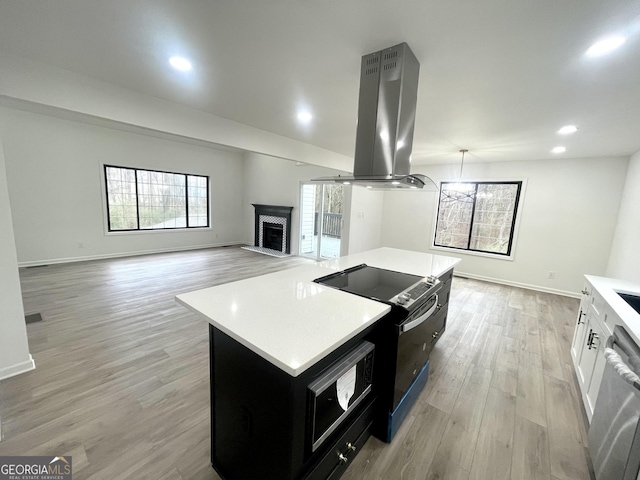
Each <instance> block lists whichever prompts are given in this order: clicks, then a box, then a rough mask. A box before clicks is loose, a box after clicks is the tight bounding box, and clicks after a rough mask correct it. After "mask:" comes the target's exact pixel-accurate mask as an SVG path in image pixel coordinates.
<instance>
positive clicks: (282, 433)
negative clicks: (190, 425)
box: [209, 319, 384, 480]
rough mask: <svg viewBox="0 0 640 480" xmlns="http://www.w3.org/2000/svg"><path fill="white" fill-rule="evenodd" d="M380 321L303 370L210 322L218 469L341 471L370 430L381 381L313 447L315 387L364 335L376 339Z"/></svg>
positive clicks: (242, 476) (299, 473)
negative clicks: (294, 370) (278, 363)
mask: <svg viewBox="0 0 640 480" xmlns="http://www.w3.org/2000/svg"><path fill="white" fill-rule="evenodd" d="M382 321H384V319H383V320H382ZM376 326H377V324H376V325H374V326H372V327H370V328H369V329H367V330H365V331H364V332H362V333H361V334H360V335H358V336H357V337H355V338H353V339H351V340H350V341H349V342H347V343H346V344H345V345H343V346H341V347H340V348H338V349H337V350H336V351H334V352H332V353H331V354H330V355H329V356H327V357H326V358H324V359H322V360H321V361H320V362H318V363H317V364H316V365H314V366H313V367H311V368H309V369H308V370H306V371H305V372H303V373H302V374H301V375H299V376H297V377H293V376H291V375H289V374H288V373H285V372H283V371H282V370H280V369H279V368H278V367H275V366H274V365H272V364H271V363H270V362H268V361H267V360H265V359H264V358H262V357H261V356H259V355H257V354H255V353H254V352H252V351H251V350H249V349H248V348H246V347H245V346H243V345H242V344H240V343H239V342H237V341H236V340H234V339H233V338H231V337H230V336H228V335H226V334H225V333H224V332H222V331H220V330H218V329H216V328H215V327H213V326H210V327H209V340H210V341H209V345H210V347H209V348H210V364H211V370H210V374H211V463H212V465H213V467H214V469H215V470H216V471H217V472H218V473H219V474H220V475H221V476H222V477H223V478H224V479H225V480H250V479H260V480H271V479H272V480H294V479H303V478H309V479H318V480H320V479H327V478H339V476H340V475H341V474H342V472H343V471H344V469H346V467H347V466H348V463H349V460H350V459H351V458H352V457H353V456H354V454H355V453H356V452H357V451H358V450H359V448H360V447H361V446H362V445H363V444H364V442H366V440H367V438H368V437H369V435H370V431H371V424H372V422H373V419H374V413H375V411H374V408H375V406H376V403H375V399H376V398H377V391H376V388H373V389H372V390H371V392H370V393H369V394H367V395H366V396H365V397H364V398H363V400H362V401H361V402H360V403H359V404H358V405H357V406H356V407H355V408H353V410H352V411H350V412H348V416H347V417H346V418H345V419H343V421H341V422H340V424H339V426H338V427H337V428H336V429H335V430H334V431H333V432H331V434H330V435H329V436H328V437H327V438H326V439H325V440H324V441H323V442H322V444H321V445H320V446H319V447H318V448H317V449H316V450H315V451H313V445H312V443H313V442H312V434H311V430H312V424H311V418H312V412H311V411H310V410H311V405H312V402H311V401H310V392H309V389H308V387H309V385H311V384H312V383H313V382H314V381H315V380H316V379H318V378H320V377H321V376H322V375H323V373H324V372H326V371H327V370H331V369H332V368H334V367H335V365H336V364H339V363H340V360H341V359H343V358H344V357H345V356H348V354H349V352H350V351H351V350H353V349H354V348H357V347H358V345H359V344H361V343H362V342H363V341H365V340H368V341H369V342H371V343H373V344H374V345H375V343H376V342H378V341H379V339H378V338H377V335H376V328H375V327H376ZM374 358H375V357H374ZM375 361H378V359H377V358H375V360H374V362H375ZM374 369H375V364H374Z"/></svg>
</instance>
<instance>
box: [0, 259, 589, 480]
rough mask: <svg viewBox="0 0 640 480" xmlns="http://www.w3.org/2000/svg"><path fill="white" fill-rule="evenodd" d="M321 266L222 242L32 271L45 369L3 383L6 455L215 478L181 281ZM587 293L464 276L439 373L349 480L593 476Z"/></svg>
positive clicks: (204, 360)
mask: <svg viewBox="0 0 640 480" xmlns="http://www.w3.org/2000/svg"><path fill="white" fill-rule="evenodd" d="M308 262H310V261H309V260H306V259H302V258H298V257H289V258H286V259H276V258H272V257H266V256H263V255H260V254H257V253H253V252H248V251H246V250H241V249H239V248H217V249H208V250H198V251H191V252H180V253H171V254H159V255H149V256H141V257H130V258H124V259H114V260H104V261H94V262H83V263H75V264H63V265H51V266H48V267H41V268H28V269H22V270H21V272H20V276H21V282H22V288H23V298H24V304H25V310H26V312H27V313H35V312H39V313H41V314H42V316H43V319H44V320H43V321H42V322H38V323H33V324H29V325H27V331H28V335H29V344H30V349H31V353H32V354H33V356H34V359H35V361H36V366H37V368H36V370H34V371H32V372H29V373H26V374H23V375H20V376H18V377H14V378H11V379H8V380H4V381H2V382H0V419H1V420H2V436H3V437H2V441H1V442H0V455H71V456H72V457H73V466H74V478H76V479H107V478H108V479H130V478H136V479H142V478H153V479H163V480H181V479H184V480H186V479H215V480H218V479H219V477H218V476H217V475H216V474H215V472H214V471H213V470H212V469H211V467H210V465H209V391H208V386H209V376H208V334H207V324H206V323H205V322H204V321H202V320H200V319H199V318H197V317H196V316H195V315H194V314H192V313H190V312H189V311H187V310H186V309H184V308H183V307H181V306H179V305H178V304H177V303H176V302H175V301H174V296H175V295H176V294H179V293H183V292H187V291H191V290H195V289H199V288H204V287H208V286H212V285H217V284H220V283H226V282H230V281H234V280H240V279H243V278H247V277H251V276H255V275H261V274H264V273H268V272H272V271H277V270H281V269H284V268H290V267H293V266H297V265H302V264H305V263H308ZM577 308H578V302H577V300H573V299H568V298H565V297H559V296H554V295H549V294H544V293H537V292H532V291H527V290H522V289H517V288H511V287H505V286H500V285H495V284H490V283H485V282H480V281H474V280H468V279H463V278H457V277H456V278H454V280H453V286H452V294H451V302H450V313H449V319H448V326H447V331H446V333H445V334H444V335H443V336H442V338H441V340H440V341H439V342H438V344H437V346H436V349H435V350H434V352H433V353H432V357H431V358H432V364H431V369H430V379H429V382H428V384H427V386H426V388H425V390H424V391H423V393H422V395H421V396H420V399H419V401H418V403H417V404H416V405H415V406H414V408H413V410H412V411H411V413H410V415H409V417H408V418H407V420H406V421H405V423H404V425H403V426H402V427H401V429H400V431H399V432H398V434H397V436H396V438H395V440H394V442H393V443H392V444H385V443H383V442H381V441H379V440H377V439H375V438H371V439H370V440H369V441H368V442H367V444H366V445H365V446H364V448H363V449H362V451H361V452H360V454H359V455H358V456H357V457H356V458H355V459H354V460H353V463H352V465H351V466H350V467H349V469H348V470H347V473H346V474H345V475H344V477H343V478H345V479H395V478H402V479H421V480H422V479H424V480H427V479H428V480H436V479H446V480H457V479H463V480H467V479H483V480H494V479H511V480H516V479H517V480H524V479H546V480H562V479H579V480H586V479H589V475H590V474H589V470H588V459H587V457H588V455H587V451H586V448H585V445H586V431H585V429H584V420H583V418H582V412H581V410H580V404H579V397H578V393H577V386H576V384H575V380H574V377H573V367H572V365H571V359H570V356H569V343H570V341H571V336H572V333H573V323H574V318H575V314H576V311H577Z"/></svg>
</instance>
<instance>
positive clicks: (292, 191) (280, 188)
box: [244, 152, 344, 255]
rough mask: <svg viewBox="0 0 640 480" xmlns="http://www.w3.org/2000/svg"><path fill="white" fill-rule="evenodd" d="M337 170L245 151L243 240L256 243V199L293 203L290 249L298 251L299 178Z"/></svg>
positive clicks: (259, 201)
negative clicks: (297, 164) (299, 163)
mask: <svg viewBox="0 0 640 480" xmlns="http://www.w3.org/2000/svg"><path fill="white" fill-rule="evenodd" d="M340 173H344V172H340V171H338V170H333V169H329V168H324V167H316V166H311V165H302V166H296V163H295V162H291V161H288V160H283V159H281V158H274V157H269V156H266V155H261V154H258V153H250V152H248V153H246V154H245V166H244V185H245V187H244V188H245V195H244V241H245V243H247V244H248V245H253V240H254V227H255V223H254V222H255V216H254V214H255V209H254V208H253V205H252V204H254V203H259V204H264V205H282V206H285V207H293V211H292V212H291V215H292V218H291V223H292V226H291V228H292V230H291V253H292V254H294V255H297V254H298V250H299V244H300V239H299V234H300V182H306V181H309V180H311V179H312V178H318V177H327V176H333V175H338V174H340Z"/></svg>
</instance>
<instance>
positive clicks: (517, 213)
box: [431, 179, 527, 260]
mask: <svg viewBox="0 0 640 480" xmlns="http://www.w3.org/2000/svg"><path fill="white" fill-rule="evenodd" d="M449 183H471V184H475V186H476V192H477V186H478V185H479V184H485V185H486V184H489V185H513V184H517V185H518V191H517V194H516V201H515V204H514V208H513V219H512V221H511V231H510V235H509V246H508V248H507V253H500V252H488V251H485V250H478V249H473V248H469V246H470V243H471V242H470V239H471V237H472V232H473V215H474V214H475V207H476V199H475V197H474V201H473V209H472V217H471V223H470V229H469V240H468V241H467V246H468V247H467V248H460V247H450V246H446V245H438V244H436V234H437V231H438V217H439V215H440V198H441V195H442V193H441V192H442V185H443V184H449ZM526 183H527V182H526V179H500V180H486V179H483V180H472V179H469V180H443V181H441V182H440V188H439V189H438V197H437V202H435V209H434V220H433V234H432V236H431V248H432V249H434V250H442V251H447V252H457V253H460V254H466V255H474V256H480V257H488V258H496V259H501V260H513V259H514V256H515V249H516V243H517V238H518V231H519V225H520V220H521V217H522V212H521V208H522V203H523V198H524V195H525V190H526Z"/></svg>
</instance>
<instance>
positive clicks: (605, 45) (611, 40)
mask: <svg viewBox="0 0 640 480" xmlns="http://www.w3.org/2000/svg"><path fill="white" fill-rule="evenodd" d="M626 41H627V39H626V38H625V37H623V36H622V35H612V36H610V37H607V38H603V39H602V40H599V41H597V42H596V43H594V44H593V45H591V46H590V47H589V49H588V50H587V51H586V53H585V55H586V56H587V57H600V56H602V55H606V54H607V53H610V52H613V51H614V50H615V49H616V48H618V47H620V46H622V44H623V43H624V42H626Z"/></svg>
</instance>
